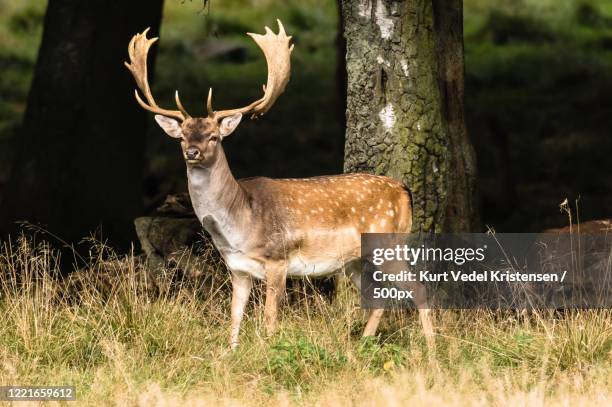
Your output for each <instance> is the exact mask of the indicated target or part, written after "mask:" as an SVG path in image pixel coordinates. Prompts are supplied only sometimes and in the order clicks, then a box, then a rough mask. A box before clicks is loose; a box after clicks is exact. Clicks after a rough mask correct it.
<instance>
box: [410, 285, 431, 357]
mask: <svg viewBox="0 0 612 407" xmlns="http://www.w3.org/2000/svg"><path fill="white" fill-rule="evenodd" d="M406 286H407V287H408V288H409V289H410V290H412V292H413V300H412V301H413V302H414V305H415V306H416V307H417V309H418V310H419V320H420V321H421V326H422V328H423V334H424V335H425V341H426V342H427V347H428V348H429V349H434V347H435V341H434V331H433V324H432V322H431V309H430V308H429V303H428V301H427V289H426V288H425V286H424V285H423V284H421V283H418V282H410V283H406Z"/></svg>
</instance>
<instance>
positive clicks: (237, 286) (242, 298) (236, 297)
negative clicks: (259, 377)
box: [230, 272, 253, 349]
mask: <svg viewBox="0 0 612 407" xmlns="http://www.w3.org/2000/svg"><path fill="white" fill-rule="evenodd" d="M252 286H253V280H252V279H251V276H249V275H248V274H242V273H234V272H232V326H231V331H230V346H231V348H232V349H236V347H237V346H238V335H239V333H240V323H241V322H242V317H243V316H244V309H245V307H246V304H247V301H248V300H249V295H250V294H251V287H252Z"/></svg>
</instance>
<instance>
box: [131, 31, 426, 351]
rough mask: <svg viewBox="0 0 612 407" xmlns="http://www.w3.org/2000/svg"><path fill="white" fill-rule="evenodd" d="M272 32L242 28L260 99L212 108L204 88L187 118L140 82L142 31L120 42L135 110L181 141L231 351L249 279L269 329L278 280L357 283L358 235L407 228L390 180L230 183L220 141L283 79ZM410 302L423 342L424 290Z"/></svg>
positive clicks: (281, 45)
mask: <svg viewBox="0 0 612 407" xmlns="http://www.w3.org/2000/svg"><path fill="white" fill-rule="evenodd" d="M277 21H278V26H279V33H278V34H275V33H273V32H272V30H270V29H269V28H268V27H266V34H265V35H260V34H251V33H249V34H248V35H250V36H251V37H252V38H253V40H254V41H255V42H256V43H257V45H258V46H259V47H260V48H261V49H262V51H263V53H264V55H265V58H266V62H267V66H268V79H267V83H266V85H265V86H264V87H263V90H264V94H263V96H262V97H261V98H260V99H258V100H256V101H254V102H253V103H251V104H249V105H248V106H245V107H241V108H238V109H231V110H217V111H215V110H213V108H212V89H210V90H209V92H208V101H207V104H206V107H207V110H208V115H207V116H206V117H191V116H190V115H189V114H188V113H187V112H186V110H185V108H184V107H183V105H182V103H181V101H180V99H179V96H178V92H176V94H175V99H176V105H177V107H178V110H167V109H163V108H161V107H159V106H158V105H157V103H155V100H154V98H153V95H152V93H151V89H150V87H149V84H148V80H147V54H148V51H149V48H150V47H151V45H152V44H153V43H154V42H155V41H156V40H157V38H153V39H148V38H147V31H148V29H147V30H145V31H144V32H143V33H141V34H137V35H135V36H134V37H133V39H132V41H131V42H130V44H129V48H128V51H129V58H130V63H127V62H126V63H125V65H126V67H127V68H128V69H129V70H130V72H131V73H132V75H133V76H134V79H135V80H136V84H137V85H138V88H139V89H140V91H141V92H142V94H143V95H144V97H145V99H146V102H145V101H143V100H142V98H141V97H140V95H139V93H138V90H136V91H135V94H136V100H137V101H138V103H139V104H140V106H142V107H143V108H144V109H146V110H148V111H151V112H153V113H156V116H155V120H156V121H157V123H158V124H159V125H160V126H161V128H162V129H163V130H164V131H165V132H166V133H167V134H168V135H169V136H170V137H174V138H176V139H178V140H180V142H181V148H182V152H183V156H184V159H185V161H186V164H187V178H188V185H189V195H190V196H191V201H192V203H193V208H194V211H195V213H196V215H197V217H198V219H199V220H200V221H201V222H202V225H203V227H204V228H205V229H206V231H207V232H208V233H209V234H210V235H211V237H212V239H213V242H214V244H215V246H216V247H217V249H218V250H219V252H220V253H221V255H222V257H223V259H224V260H225V263H226V265H227V267H228V268H229V270H230V271H231V278H232V289H233V292H232V305H231V308H232V310H231V333H230V344H231V347H232V348H235V347H236V346H237V345H238V334H239V330H240V323H241V321H242V318H243V313H244V309H245V305H246V303H247V300H248V298H249V294H250V291H251V286H252V279H253V278H257V279H264V280H265V281H266V300H265V310H264V314H265V325H266V329H267V331H268V332H269V333H270V332H273V331H274V329H275V325H276V319H277V311H278V306H279V301H280V300H281V299H282V296H283V295H284V292H285V283H286V279H287V277H301V276H309V277H320V276H328V275H331V274H333V273H336V272H340V271H342V270H343V269H344V271H345V272H347V274H349V275H350V276H351V278H352V280H353V282H354V283H355V284H356V285H357V286H358V287H359V286H360V277H359V276H360V271H361V270H360V263H359V256H360V246H361V241H360V233H366V232H369V233H393V232H397V233H407V232H409V231H410V229H411V225H412V214H411V211H412V203H411V201H410V194H409V192H408V190H407V189H406V187H405V186H404V185H403V184H402V183H400V182H398V181H396V180H393V179H391V178H386V177H382V176H375V175H369V174H344V175H334V176H321V177H314V178H304V179H270V178H263V177H257V178H249V179H241V180H236V179H235V178H234V177H233V175H232V172H231V171H230V168H229V166H228V163H227V160H226V158H225V154H224V152H223V147H222V145H221V141H222V140H223V139H224V138H225V137H227V136H229V135H230V134H231V133H232V132H233V131H234V130H235V129H236V127H237V126H238V124H239V123H240V120H241V118H242V115H246V114H251V115H252V118H257V117H260V116H262V115H263V114H265V113H266V112H267V111H268V110H269V109H270V108H271V107H272V105H273V104H274V102H275V101H276V99H277V98H278V97H279V95H280V94H281V93H282V92H283V91H284V90H285V86H286V85H287V82H288V81H289V74H290V56H291V52H292V51H293V45H291V46H290V45H289V42H290V39H291V37H290V36H287V35H286V33H285V30H284V28H283V25H282V23H281V22H280V21H279V20H277ZM419 293H420V294H421V295H418V296H417V297H416V298H417V299H416V301H415V302H416V303H417V305H418V306H419V313H420V319H421V323H422V325H423V329H424V331H425V334H426V336H427V338H428V341H431V335H432V325H431V322H430V319H429V314H428V312H429V310H428V309H427V303H426V300H425V297H424V294H423V293H424V290H418V292H417V294H419ZM382 314H383V310H382V309H378V310H373V311H371V313H370V316H369V319H368V322H367V324H366V327H365V329H364V331H363V335H364V336H368V335H373V334H374V333H375V332H376V329H377V327H378V324H379V322H380V318H381V316H382Z"/></svg>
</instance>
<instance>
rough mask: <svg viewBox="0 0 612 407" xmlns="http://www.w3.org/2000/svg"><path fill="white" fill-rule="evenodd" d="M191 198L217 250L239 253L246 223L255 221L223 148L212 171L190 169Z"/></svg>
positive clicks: (198, 168)
mask: <svg viewBox="0 0 612 407" xmlns="http://www.w3.org/2000/svg"><path fill="white" fill-rule="evenodd" d="M187 180H188V187H189V196H190V197H191V203H192V205H193V209H194V212H195V214H196V216H197V217H198V220H199V221H200V222H201V223H202V226H204V228H205V229H206V231H207V232H208V233H209V234H210V235H211V236H212V238H213V241H214V242H215V244H216V246H217V248H218V249H219V250H220V251H224V250H232V251H234V250H239V247H240V244H241V243H242V242H244V241H245V240H246V239H245V236H243V231H244V230H247V229H246V228H244V227H243V223H244V222H248V220H249V219H250V217H251V209H250V207H249V204H248V197H247V195H246V192H245V191H244V189H242V187H240V185H239V184H238V182H237V181H236V179H235V178H234V176H233V175H232V172H231V170H230V168H229V165H228V163H227V159H226V158H225V153H224V151H223V148H222V147H221V146H219V151H218V153H217V157H216V159H215V161H214V162H213V163H212V164H211V165H210V166H208V167H206V168H203V167H192V166H187Z"/></svg>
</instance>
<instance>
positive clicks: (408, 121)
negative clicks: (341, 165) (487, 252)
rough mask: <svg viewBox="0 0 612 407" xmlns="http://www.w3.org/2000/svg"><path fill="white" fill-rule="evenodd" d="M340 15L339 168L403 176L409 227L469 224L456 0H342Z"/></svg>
mask: <svg viewBox="0 0 612 407" xmlns="http://www.w3.org/2000/svg"><path fill="white" fill-rule="evenodd" d="M433 3H435V6H434V5H433ZM342 14H343V21H344V27H345V31H344V35H345V38H346V39H347V57H346V58H347V71H348V92H347V93H348V96H347V134H346V147H345V171H347V172H371V173H376V174H384V175H388V176H391V177H394V178H396V179H399V180H402V181H403V182H405V183H406V185H407V186H408V188H409V189H410V190H411V192H412V196H413V206H414V210H413V230H414V231H424V232H442V231H445V232H458V231H469V230H472V229H474V227H475V225H477V211H476V205H475V196H474V184H475V173H476V169H475V168H476V167H475V161H474V154H473V150H472V147H471V145H470V142H469V139H468V135H467V131H466V128H465V123H464V110H463V33H462V31H463V24H462V18H463V17H462V3H461V1H458V0H440V1H438V0H436V1H431V0H429V1H427V0H411V1H388V0H355V1H353V0H343V1H342Z"/></svg>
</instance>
